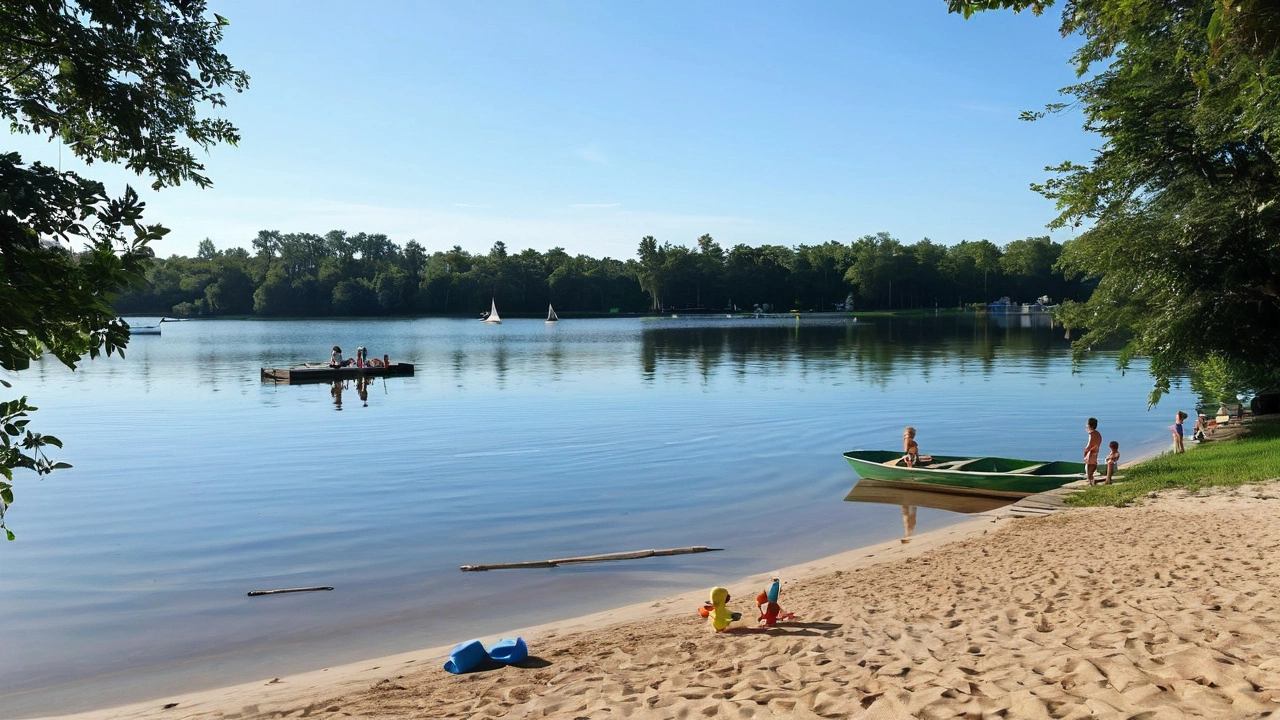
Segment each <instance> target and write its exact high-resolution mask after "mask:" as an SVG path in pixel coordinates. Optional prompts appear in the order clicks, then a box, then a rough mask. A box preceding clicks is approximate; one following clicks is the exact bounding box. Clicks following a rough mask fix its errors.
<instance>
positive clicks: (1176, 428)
mask: <svg viewBox="0 0 1280 720" xmlns="http://www.w3.org/2000/svg"><path fill="white" fill-rule="evenodd" d="M1186 419H1187V414H1186V413H1185V412H1183V411H1182V410H1179V411H1178V415H1177V419H1176V421H1175V422H1174V423H1173V451H1174V452H1176V453H1180V452H1186V451H1187V448H1186V447H1185V446H1184V445H1183V444H1182V421H1183V420H1186Z"/></svg>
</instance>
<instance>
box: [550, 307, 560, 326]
mask: <svg viewBox="0 0 1280 720" xmlns="http://www.w3.org/2000/svg"><path fill="white" fill-rule="evenodd" d="M559 321H560V317H559V316H558V315H556V309H555V308H553V307H551V304H550V303H548V304H547V322H549V323H553V322H559Z"/></svg>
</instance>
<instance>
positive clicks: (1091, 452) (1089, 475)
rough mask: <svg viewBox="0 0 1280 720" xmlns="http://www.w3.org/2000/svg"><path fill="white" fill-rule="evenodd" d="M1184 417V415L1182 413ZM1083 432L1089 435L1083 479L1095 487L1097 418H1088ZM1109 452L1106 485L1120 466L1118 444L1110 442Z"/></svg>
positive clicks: (1098, 445) (1098, 446) (1099, 435)
mask: <svg viewBox="0 0 1280 720" xmlns="http://www.w3.org/2000/svg"><path fill="white" fill-rule="evenodd" d="M1183 415H1186V413H1183ZM1084 429H1085V432H1086V433H1088V435H1089V441H1088V442H1086V443H1085V446H1084V479H1085V480H1087V481H1088V483H1089V484H1090V485H1097V484H1098V480H1097V479H1096V478H1094V473H1096V472H1097V471H1098V454H1099V453H1100V452H1101V451H1102V433H1100V432H1098V418H1092V417H1091V418H1089V419H1088V420H1086V421H1085V423H1084ZM1107 447H1108V448H1110V450H1111V452H1110V453H1108V454H1107V459H1106V462H1107V479H1106V484H1107V485H1110V484H1111V478H1112V477H1114V476H1115V474H1116V468H1117V467H1119V466H1120V443H1118V442H1116V441H1115V440H1112V441H1111V443H1110V444H1109V445H1108V446H1107Z"/></svg>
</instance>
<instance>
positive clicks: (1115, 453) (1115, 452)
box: [1107, 440, 1120, 485]
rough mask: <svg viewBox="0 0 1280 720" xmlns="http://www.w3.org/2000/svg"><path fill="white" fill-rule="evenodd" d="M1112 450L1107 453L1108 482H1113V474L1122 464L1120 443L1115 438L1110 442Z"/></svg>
mask: <svg viewBox="0 0 1280 720" xmlns="http://www.w3.org/2000/svg"><path fill="white" fill-rule="evenodd" d="M1110 447H1111V452H1110V453H1109V454H1108V455H1107V484H1108V485H1110V484H1111V476H1112V475H1115V474H1116V468H1117V467H1119V465H1120V443H1118V442H1116V441H1115V440H1112V441H1111V444H1110Z"/></svg>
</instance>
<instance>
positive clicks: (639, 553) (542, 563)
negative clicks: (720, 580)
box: [459, 545, 724, 572]
mask: <svg viewBox="0 0 1280 720" xmlns="http://www.w3.org/2000/svg"><path fill="white" fill-rule="evenodd" d="M723 549H724V548H713V547H707V546H705V545H694V546H693V547H683V548H667V549H665V550H633V551H631V552H620V553H606V554H604V555H581V556H578V557H568V558H556V559H555V560H531V561H529V562H513V563H495V564H493V565H463V566H462V567H461V568H459V569H461V570H463V571H464V572H475V571H479V570H513V569H518V568H549V567H556V566H559V565H576V564H579V563H593V562H609V561H611V560H637V559H639V558H647V557H658V556H661V555H689V554H691V553H704V552H717V551H719V550H723Z"/></svg>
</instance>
